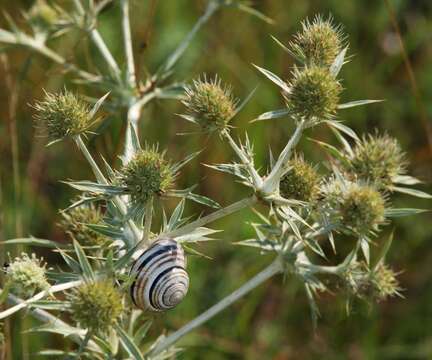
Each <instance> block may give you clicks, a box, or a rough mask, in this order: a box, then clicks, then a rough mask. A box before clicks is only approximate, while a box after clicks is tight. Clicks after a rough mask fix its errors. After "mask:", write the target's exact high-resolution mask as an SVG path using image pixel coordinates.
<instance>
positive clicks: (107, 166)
mask: <svg viewBox="0 0 432 360" xmlns="http://www.w3.org/2000/svg"><path fill="white" fill-rule="evenodd" d="M101 158H102V162H103V163H104V166H105V170H106V172H107V174H108V177H109V178H110V179H111V180H112V179H114V178H115V176H116V175H115V172H114V170H113V168H112V167H111V165H110V164H108V161H106V160H105V158H104V157H103V156H101Z"/></svg>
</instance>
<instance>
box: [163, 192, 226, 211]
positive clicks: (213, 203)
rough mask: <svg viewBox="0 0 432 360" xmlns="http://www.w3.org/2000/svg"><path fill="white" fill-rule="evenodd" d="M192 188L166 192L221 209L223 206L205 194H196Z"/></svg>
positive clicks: (167, 194)
mask: <svg viewBox="0 0 432 360" xmlns="http://www.w3.org/2000/svg"><path fill="white" fill-rule="evenodd" d="M192 189H193V187H192V188H189V189H185V190H171V191H168V192H166V194H165V195H166V196H173V197H180V198H185V199H189V200H192V201H195V202H197V203H199V204H203V205H206V206H209V207H212V208H215V209H219V208H220V207H221V206H220V205H219V204H218V203H217V202H216V201H214V200H212V199H210V198H208V197H206V196H204V195H198V194H194V193H192Z"/></svg>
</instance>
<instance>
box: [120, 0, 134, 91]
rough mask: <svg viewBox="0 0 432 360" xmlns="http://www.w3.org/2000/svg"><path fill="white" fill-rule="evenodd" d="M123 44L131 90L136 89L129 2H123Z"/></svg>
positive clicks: (124, 0) (127, 0) (125, 0)
mask: <svg viewBox="0 0 432 360" xmlns="http://www.w3.org/2000/svg"><path fill="white" fill-rule="evenodd" d="M121 11H122V30H123V42H124V47H125V55H126V64H127V72H128V74H127V77H128V82H129V86H130V87H131V89H134V88H135V87H136V78H135V61H134V54H133V46H132V35H131V25H130V18H129V0H122V1H121Z"/></svg>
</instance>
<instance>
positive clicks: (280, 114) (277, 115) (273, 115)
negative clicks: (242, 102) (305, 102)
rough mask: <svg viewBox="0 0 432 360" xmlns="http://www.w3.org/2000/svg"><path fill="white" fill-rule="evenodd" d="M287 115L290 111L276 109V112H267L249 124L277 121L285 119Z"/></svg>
mask: <svg viewBox="0 0 432 360" xmlns="http://www.w3.org/2000/svg"><path fill="white" fill-rule="evenodd" d="M289 114H290V111H289V110H288V109H278V110H272V111H267V112H265V113H263V114H261V115H259V116H258V117H257V118H256V119H254V120H252V121H251V122H256V121H263V120H270V119H279V118H282V117H285V116H287V115H289Z"/></svg>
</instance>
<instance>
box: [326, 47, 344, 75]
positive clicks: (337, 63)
mask: <svg viewBox="0 0 432 360" xmlns="http://www.w3.org/2000/svg"><path fill="white" fill-rule="evenodd" d="M347 51H348V46H347V47H345V48H344V49H342V51H341V52H340V53H339V54H338V56H336V58H335V59H334V61H333V64H331V66H330V73H331V74H332V75H333V76H334V77H336V76H337V75H338V74H339V72H340V70H341V68H342V66H343V64H344V61H345V54H346V52H347Z"/></svg>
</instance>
